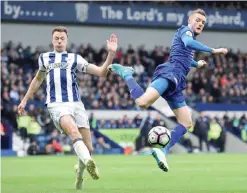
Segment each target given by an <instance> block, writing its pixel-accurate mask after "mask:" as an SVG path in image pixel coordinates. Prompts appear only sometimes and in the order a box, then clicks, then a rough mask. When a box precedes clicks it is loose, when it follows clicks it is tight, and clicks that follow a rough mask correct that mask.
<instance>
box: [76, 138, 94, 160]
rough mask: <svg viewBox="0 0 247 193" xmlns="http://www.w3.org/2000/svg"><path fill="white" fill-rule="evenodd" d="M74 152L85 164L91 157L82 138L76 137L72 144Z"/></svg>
mask: <svg viewBox="0 0 247 193" xmlns="http://www.w3.org/2000/svg"><path fill="white" fill-rule="evenodd" d="M73 147H74V150H75V153H76V154H77V156H78V158H79V159H80V160H81V161H82V163H84V164H86V163H87V161H88V160H89V159H90V158H91V156H90V154H89V151H88V148H87V146H86V145H85V144H84V142H83V141H82V139H78V140H76V141H75V142H74V144H73Z"/></svg>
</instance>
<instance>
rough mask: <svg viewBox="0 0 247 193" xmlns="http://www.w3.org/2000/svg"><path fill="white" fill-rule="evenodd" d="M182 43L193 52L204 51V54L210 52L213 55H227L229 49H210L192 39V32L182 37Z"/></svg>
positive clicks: (187, 32)
mask: <svg viewBox="0 0 247 193" xmlns="http://www.w3.org/2000/svg"><path fill="white" fill-rule="evenodd" d="M182 41H183V43H184V45H185V47H188V48H191V49H193V50H197V51H202V52H208V53H213V54H227V49H225V48H218V49H214V48H210V47H208V46H206V45H204V44H202V43H200V42H198V41H196V40H194V39H193V38H192V32H191V31H186V32H185V33H183V35H182Z"/></svg>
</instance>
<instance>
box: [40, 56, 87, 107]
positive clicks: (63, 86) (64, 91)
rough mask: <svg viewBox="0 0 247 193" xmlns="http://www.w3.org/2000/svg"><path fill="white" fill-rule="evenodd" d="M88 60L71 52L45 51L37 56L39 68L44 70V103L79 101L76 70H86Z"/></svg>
mask: <svg viewBox="0 0 247 193" xmlns="http://www.w3.org/2000/svg"><path fill="white" fill-rule="evenodd" d="M87 66H88V62H87V61H86V60H85V59H83V58H82V57H81V56H80V55H77V54H73V53H67V52H62V53H56V52H46V53H43V54H41V55H40V57H39V70H40V71H44V72H46V73H47V74H46V99H45V104H48V103H53V102H76V101H81V98H80V94H79V90H78V85H77V82H76V71H77V70H79V71H81V72H86V70H87Z"/></svg>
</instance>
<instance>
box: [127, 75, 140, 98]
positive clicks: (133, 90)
mask: <svg viewBox="0 0 247 193" xmlns="http://www.w3.org/2000/svg"><path fill="white" fill-rule="evenodd" d="M124 80H125V82H126V84H127V86H128V88H129V91H130V94H131V96H132V97H133V98H134V100H136V99H137V98H139V97H140V96H142V95H143V94H144V90H143V89H142V87H140V86H139V84H138V83H137V82H136V80H135V79H134V77H133V76H132V75H128V76H126V77H124Z"/></svg>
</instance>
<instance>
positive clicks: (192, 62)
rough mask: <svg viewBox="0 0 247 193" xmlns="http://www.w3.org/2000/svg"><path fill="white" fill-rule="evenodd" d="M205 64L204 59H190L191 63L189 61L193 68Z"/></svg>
mask: <svg viewBox="0 0 247 193" xmlns="http://www.w3.org/2000/svg"><path fill="white" fill-rule="evenodd" d="M206 64H207V62H206V61H204V60H199V61H198V62H197V61H195V60H192V61H191V63H190V65H191V66H192V67H195V68H201V67H203V66H204V65H206Z"/></svg>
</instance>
